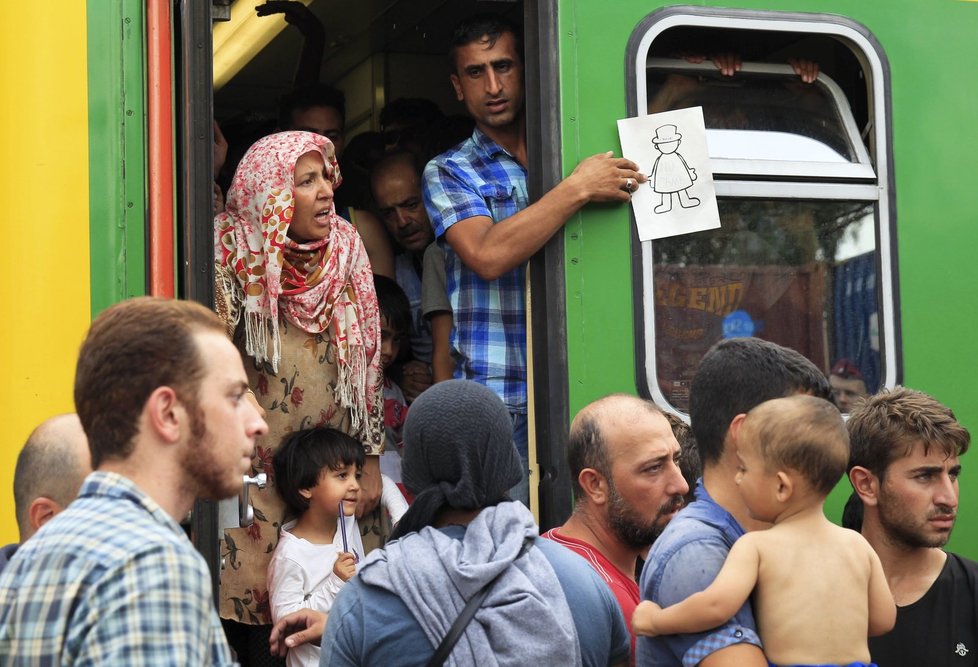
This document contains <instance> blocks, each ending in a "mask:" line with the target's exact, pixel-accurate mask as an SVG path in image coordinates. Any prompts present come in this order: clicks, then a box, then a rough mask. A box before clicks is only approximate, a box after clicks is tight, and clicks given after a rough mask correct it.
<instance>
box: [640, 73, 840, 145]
mask: <svg viewBox="0 0 978 667" xmlns="http://www.w3.org/2000/svg"><path fill="white" fill-rule="evenodd" d="M704 67H711V66H704ZM784 69H785V70H787V71H786V72H785V73H783V74H767V73H749V72H740V73H738V75H737V76H736V77H735V78H731V77H723V76H721V75H720V73H719V72H716V71H708V70H707V71H703V72H689V71H686V72H677V71H668V70H662V69H655V70H650V71H649V75H648V90H649V91H650V93H651V95H652V96H651V99H650V101H649V106H648V111H649V113H655V112H658V111H667V110H671V109H682V108H686V107H697V106H699V107H703V120H704V122H705V123H706V127H707V129H709V130H749V131H755V132H778V133H783V134H787V135H797V136H799V137H807V138H809V139H811V140H813V141H816V142H818V143H820V144H823V145H824V146H825V148H826V150H829V151H830V152H831V153H832V154H835V155H839V156H841V157H842V158H844V159H845V160H847V161H853V160H854V155H853V151H852V147H851V146H850V144H849V139H848V137H847V134H846V131H845V128H844V127H843V122H842V119H841V118H840V116H839V112H838V109H837V106H836V104H835V103H834V102H833V100H832V96H831V94H830V93H829V91H828V90H827V88H826V87H825V86H824V85H823V84H822V83H821V82H816V83H815V84H811V85H809V84H804V83H802V82H801V81H799V79H798V77H797V76H795V75H794V74H793V73H791V72H790V70H789V69H788V68H784ZM710 153H711V155H712V156H713V157H723V156H722V155H719V154H717V153H715V152H714V151H713V145H712V143H711V151H710ZM779 159H795V160H797V159H805V158H804V157H801V156H797V155H795V156H788V155H786V156H783V157H780V158H779Z"/></svg>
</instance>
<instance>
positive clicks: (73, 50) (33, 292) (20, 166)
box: [0, 0, 91, 544]
mask: <svg viewBox="0 0 978 667" xmlns="http://www.w3.org/2000/svg"><path fill="white" fill-rule="evenodd" d="M86 49H87V47H86V3H85V2H79V1H78V0H60V1H57V0H56V1H54V2H2V3H0V90H2V94H0V99H2V102H0V146H2V147H3V154H4V159H3V160H0V183H3V184H4V187H3V192H4V200H5V201H4V205H3V209H4V212H3V224H4V228H5V230H6V233H5V234H4V237H5V243H4V249H5V251H6V252H5V253H4V265H5V266H4V269H5V270H4V272H3V279H2V286H0V313H2V318H0V321H2V324H0V327H2V330H3V333H2V337H0V340H2V344H0V369H2V372H0V406H2V408H0V410H2V416H3V418H2V419H0V442H2V443H3V446H2V447H0V544H6V543H9V542H15V541H17V536H18V533H17V525H16V521H15V518H14V516H15V513H14V501H13V472H14V465H15V462H16V459H17V454H18V453H19V451H20V448H21V447H22V446H23V443H24V440H25V439H26V438H27V436H28V434H29V433H30V432H31V430H32V429H33V428H34V426H36V425H37V424H38V423H39V422H41V421H42V420H44V419H46V418H47V417H50V416H52V415H55V414H59V413H62V412H71V411H72V410H74V407H73V402H72V396H71V394H72V381H73V378H74V367H75V359H76V355H77V351H78V346H79V344H80V342H81V340H82V337H83V336H84V334H85V331H86V329H87V326H88V322H89V320H90V312H91V311H90V287H89V285H90V267H89V240H88V239H89V221H88V218H89V214H88V210H89V207H88V204H89V202H88V189H89V181H88V179H89V175H88V86H87V78H88V77H87V70H86V66H87V50H86Z"/></svg>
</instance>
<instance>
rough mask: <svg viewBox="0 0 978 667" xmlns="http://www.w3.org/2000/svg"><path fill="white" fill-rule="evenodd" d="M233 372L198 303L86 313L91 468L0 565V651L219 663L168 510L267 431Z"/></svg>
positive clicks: (225, 478)
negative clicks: (66, 500) (91, 317)
mask: <svg viewBox="0 0 978 667" xmlns="http://www.w3.org/2000/svg"><path fill="white" fill-rule="evenodd" d="M246 379H247V376H246V375H245V371H244V366H243V365H242V363H241V357H240V355H239V354H238V351H237V350H236V349H235V347H234V345H233V344H232V343H231V342H230V340H229V339H228V338H227V335H226V334H225V332H224V325H223V324H222V323H221V322H220V320H219V319H218V318H217V316H216V315H215V314H214V313H212V312H211V311H209V310H207V309H206V308H204V307H203V306H201V305H199V304H194V303H191V302H180V301H172V300H167V299H153V298H149V297H143V298H139V299H133V300H130V301H126V302H123V303H121V304H117V305H115V306H112V307H111V308H109V309H107V310H106V311H105V312H103V313H102V314H101V315H100V316H99V317H98V318H97V319H96V320H95V322H93V324H92V326H91V329H90V330H89V333H88V336H87V338H86V340H85V342H84V343H83V344H82V348H81V351H80V353H79V359H78V366H77V369H76V373H75V406H76V409H77V412H78V416H79V418H80V420H81V423H82V426H83V427H84V429H85V433H86V435H87V436H88V441H89V449H90V451H91V456H92V466H93V467H94V469H95V472H93V473H91V474H90V475H89V476H88V477H87V478H86V479H85V482H84V484H83V485H82V488H81V491H80V492H79V495H78V498H76V499H75V500H74V501H73V502H72V503H71V505H69V506H68V508H67V509H66V510H65V511H63V512H61V513H60V514H59V515H58V516H56V517H55V518H53V519H51V521H49V522H48V523H47V524H45V525H44V527H43V529H42V530H40V531H39V532H38V533H37V534H36V535H34V536H33V537H32V538H31V539H29V540H27V542H25V543H24V545H23V546H21V547H20V548H19V549H18V550H17V553H16V554H15V555H14V557H13V558H12V559H11V561H10V563H9V565H8V566H7V568H6V569H5V570H4V572H3V575H2V576H0V663H3V664H16V665H76V666H77V665H143V666H147V665H229V664H232V660H231V652H230V649H229V648H228V644H227V641H226V640H225V638H224V632H223V630H222V628H221V624H220V621H219V620H218V618H217V613H216V611H215V609H214V603H213V598H212V593H211V577H210V574H209V572H208V569H207V564H206V563H205V562H204V560H203V558H202V557H201V556H200V554H199V553H197V551H196V550H195V549H194V547H193V545H192V544H191V543H190V541H189V540H188V539H187V536H186V534H185V533H184V531H183V529H182V528H181V527H180V524H179V523H178V521H180V520H182V519H183V518H184V517H185V516H186V515H187V513H188V512H189V511H190V508H191V507H192V506H193V503H194V501H195V500H196V499H197V498H211V499H220V498H229V497H231V496H234V495H235V494H237V493H238V491H239V489H240V488H241V483H242V475H243V474H244V473H245V472H246V471H248V470H249V469H250V466H251V455H252V451H253V450H254V443H255V438H256V437H257V436H258V435H260V434H263V433H265V432H266V431H267V426H266V425H265V421H264V420H263V419H262V417H261V416H260V415H259V413H258V407H257V404H256V403H253V402H252V401H250V400H249V399H248V398H247V396H248V395H247V393H246V392H247V390H248V385H247V384H246Z"/></svg>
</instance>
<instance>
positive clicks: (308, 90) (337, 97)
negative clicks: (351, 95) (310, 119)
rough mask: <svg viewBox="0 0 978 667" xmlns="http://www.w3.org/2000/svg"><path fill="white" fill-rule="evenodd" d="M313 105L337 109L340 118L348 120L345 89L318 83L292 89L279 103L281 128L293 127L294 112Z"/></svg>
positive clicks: (279, 123)
mask: <svg viewBox="0 0 978 667" xmlns="http://www.w3.org/2000/svg"><path fill="white" fill-rule="evenodd" d="M311 107H329V108H330V109H336V111H337V112H338V113H339V114H340V120H341V121H344V122H345V121H346V96H345V95H344V94H343V91H341V90H338V89H336V88H333V87H332V86H327V85H324V84H321V83H316V84H313V85H311V86H302V87H300V88H295V89H293V90H290V91H289V92H287V93H286V94H285V95H283V96H282V98H281V99H280V100H279V103H278V126H279V129H282V130H287V129H289V128H291V127H292V112H293V111H297V110H301V109H309V108H311Z"/></svg>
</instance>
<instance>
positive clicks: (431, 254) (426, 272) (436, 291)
mask: <svg viewBox="0 0 978 667" xmlns="http://www.w3.org/2000/svg"><path fill="white" fill-rule="evenodd" d="M423 261H424V269H423V270H422V272H421V273H422V275H421V314H422V315H423V316H424V317H425V318H428V317H429V316H431V314H432V313H440V312H449V313H450V312H452V302H451V301H449V300H448V287H447V285H446V283H447V280H446V278H445V251H444V250H442V249H441V248H440V247H438V244H437V243H432V244H431V245H429V246H428V249H427V250H425V251H424V260H423Z"/></svg>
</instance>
